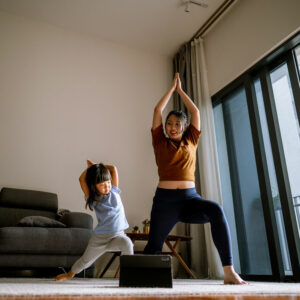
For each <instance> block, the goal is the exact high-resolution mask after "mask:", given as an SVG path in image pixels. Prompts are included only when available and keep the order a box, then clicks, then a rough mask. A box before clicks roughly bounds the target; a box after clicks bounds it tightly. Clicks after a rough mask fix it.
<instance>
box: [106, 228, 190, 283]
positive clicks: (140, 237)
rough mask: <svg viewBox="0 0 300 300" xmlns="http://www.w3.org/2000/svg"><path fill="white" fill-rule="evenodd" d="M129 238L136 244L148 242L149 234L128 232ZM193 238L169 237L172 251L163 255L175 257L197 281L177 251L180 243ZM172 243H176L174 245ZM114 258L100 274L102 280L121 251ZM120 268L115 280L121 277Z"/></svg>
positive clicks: (167, 241)
mask: <svg viewBox="0 0 300 300" xmlns="http://www.w3.org/2000/svg"><path fill="white" fill-rule="evenodd" d="M126 234H127V236H128V237H129V238H130V239H131V241H132V243H133V244H134V243H135V241H148V238H149V234H147V233H133V232H128V233H126ZM191 239H192V237H190V236H180V235H168V237H167V239H166V240H165V243H166V245H167V246H168V248H169V249H170V252H164V251H163V252H161V254H169V255H171V256H175V257H176V259H177V260H178V261H179V263H180V264H181V265H182V266H183V268H184V269H185V270H186V272H187V273H188V274H189V275H190V276H191V277H192V278H194V279H196V276H195V275H194V274H193V273H192V271H191V270H190V269H189V267H188V266H187V265H186V263H185V262H184V260H183V259H182V257H181V256H180V255H179V253H178V252H177V251H176V248H177V247H178V245H179V243H180V242H181V241H183V242H187V241H190V240H191ZM171 242H174V243H173V244H172V243H171ZM113 253H114V254H113V256H112V258H111V259H110V261H109V262H108V263H107V265H106V266H105V268H104V270H103V271H102V273H101V274H100V278H101V277H103V276H104V274H105V273H106V271H107V270H108V268H109V267H110V266H111V264H112V263H113V261H114V260H115V258H116V257H117V256H119V255H120V254H121V252H120V251H118V252H113ZM134 253H142V252H141V251H135V252H134ZM119 271H120V267H119V268H118V270H117V272H116V274H115V278H116V277H117V276H118V275H119Z"/></svg>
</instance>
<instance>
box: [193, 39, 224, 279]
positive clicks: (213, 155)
mask: <svg viewBox="0 0 300 300" xmlns="http://www.w3.org/2000/svg"><path fill="white" fill-rule="evenodd" d="M191 68H192V86H193V90H194V101H195V103H196V105H197V106H198V107H199V110H200V116H201V129H202V135H201V137H200V140H199V145H198V164H199V165H198V168H199V172H200V186H201V196H202V197H203V198H205V199H209V200H213V201H216V202H218V203H219V204H222V198H221V181H220V177H219V167H218V156H217V147H216V137H215V128H214V119H213V109H212V103H211V98H210V95H209V89H208V80H207V70H206V62H205V52H204V42H203V40H202V39H201V38H199V39H197V40H194V41H193V42H192V45H191ZM197 227H199V225H194V224H192V225H191V234H192V236H193V243H192V245H191V264H192V268H193V269H195V270H196V271H197V273H198V272H200V271H201V270H197V268H199V267H198V266H199V265H201V260H200V261H199V259H198V255H197V249H198V248H199V244H201V243H203V240H202V239H199V238H198V235H197V232H198V230H199V229H198V228H197ZM204 232H205V234H204V235H205V247H206V254H207V267H208V277H209V278H222V277H223V269H222V264H221V261H220V258H219V254H218V252H217V250H216V248H215V246H214V243H213V240H212V236H211V230H210V224H205V225H204Z"/></svg>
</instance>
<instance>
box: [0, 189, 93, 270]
mask: <svg viewBox="0 0 300 300" xmlns="http://www.w3.org/2000/svg"><path fill="white" fill-rule="evenodd" d="M60 212H61V214H60V215H59V213H60ZM28 216H42V218H40V219H42V221H43V222H44V221H45V220H46V222H44V223H43V222H42V224H41V222H40V220H37V221H38V222H35V221H36V220H35V219H39V217H33V218H32V217H29V219H30V220H29V222H28V220H27V219H28V218H26V219H24V217H28ZM43 217H46V218H43ZM32 219H33V220H34V221H32ZM21 220H22V221H24V220H25V224H24V223H22V222H20V221H21ZM26 221H27V223H26ZM48 221H50V223H49V224H47V223H48ZM57 221H59V222H60V223H59V222H57ZM52 222H54V223H55V224H52ZM92 228H93V219H92V217H91V216H90V215H89V214H86V213H79V212H78V213H76V212H69V211H58V199H57V195H56V194H53V193H46V192H40V191H31V190H22V189H12V188H2V190H1V192H0V269H1V270H10V269H19V270H20V269H23V270H33V269H49V268H56V269H57V270H59V269H58V268H64V269H69V268H70V267H71V266H72V264H73V263H74V262H75V261H76V260H77V259H78V258H79V257H80V256H81V255H82V254H83V252H84V250H85V248H86V246H87V243H88V241H89V239H90V237H91V235H92ZM59 272H61V270H59Z"/></svg>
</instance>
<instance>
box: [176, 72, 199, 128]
mask: <svg viewBox="0 0 300 300" xmlns="http://www.w3.org/2000/svg"><path fill="white" fill-rule="evenodd" d="M175 78H177V86H176V90H177V92H178V94H179V95H180V98H181V100H182V101H183V103H184V105H185V106H186V108H187V110H188V111H189V113H190V114H191V124H192V125H193V126H194V127H195V128H196V129H197V130H199V131H200V128H201V125H200V113H199V109H198V108H197V106H196V105H195V104H194V102H193V101H192V100H191V98H190V97H189V96H188V95H187V94H186V93H185V92H184V91H183V90H182V88H181V81H180V78H179V73H176V75H175Z"/></svg>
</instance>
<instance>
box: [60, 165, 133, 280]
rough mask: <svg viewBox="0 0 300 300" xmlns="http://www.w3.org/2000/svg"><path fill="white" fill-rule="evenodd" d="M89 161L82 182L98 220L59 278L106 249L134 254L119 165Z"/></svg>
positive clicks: (70, 274)
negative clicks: (85, 241) (71, 262)
mask: <svg viewBox="0 0 300 300" xmlns="http://www.w3.org/2000/svg"><path fill="white" fill-rule="evenodd" d="M87 163H88V168H87V169H86V170H84V171H83V173H82V174H81V176H80V178H79V182H80V186H81V189H82V191H83V193H84V195H85V198H86V208H87V206H88V207H89V208H90V209H91V210H93V209H95V212H96V216H97V220H98V224H97V226H96V228H95V230H94V233H95V234H94V235H93V236H92V237H91V239H90V240H89V243H88V246H87V248H86V250H85V252H84V253H83V255H82V256H81V257H80V258H79V259H78V260H77V261H76V262H75V263H74V265H73V266H72V268H71V271H69V272H68V273H66V274H60V275H58V276H57V277H56V281H64V280H68V279H71V278H73V277H74V276H75V274H78V273H80V272H81V271H82V270H84V269H86V268H88V267H89V266H91V265H92V264H93V263H94V262H95V260H96V259H97V258H98V257H100V256H101V255H102V254H103V253H104V252H107V251H121V253H122V254H126V255H131V254H133V244H132V242H131V240H130V238H129V237H127V235H126V234H125V233H124V230H125V229H127V228H128V227H129V226H128V223H127V220H126V217H125V213H124V208H123V205H122V201H121V198H120V193H121V191H120V190H119V188H118V172H117V168H116V167H115V166H110V165H103V164H94V163H93V162H91V161H90V160H88V161H87Z"/></svg>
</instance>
